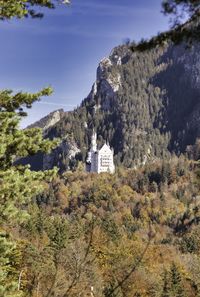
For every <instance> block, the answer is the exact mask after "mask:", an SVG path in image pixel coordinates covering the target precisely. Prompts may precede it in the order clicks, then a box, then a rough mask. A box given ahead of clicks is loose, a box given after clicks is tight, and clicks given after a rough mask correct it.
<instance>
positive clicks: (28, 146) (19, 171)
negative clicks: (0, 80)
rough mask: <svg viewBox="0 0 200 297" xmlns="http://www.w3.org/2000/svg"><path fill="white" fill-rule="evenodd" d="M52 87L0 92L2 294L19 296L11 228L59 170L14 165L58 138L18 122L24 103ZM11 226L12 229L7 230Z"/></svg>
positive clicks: (54, 142) (47, 93) (0, 285)
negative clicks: (24, 127) (32, 91)
mask: <svg viewBox="0 0 200 297" xmlns="http://www.w3.org/2000/svg"><path fill="white" fill-rule="evenodd" d="M51 91H52V90H51V89H50V88H46V89H43V90H42V91H41V92H38V93H36V94H28V93H17V94H15V95H13V94H12V92H11V91H9V90H4V91H2V92H0V296H1V297H4V296H6V297H8V296H12V297H14V296H20V291H18V288H17V280H18V277H17V276H16V274H13V273H12V265H13V263H12V253H13V252H14V250H15V246H16V242H15V240H14V238H12V228H13V227H14V226H15V228H16V227H17V226H18V224H20V223H21V222H23V221H24V220H26V218H27V217H28V213H27V211H26V206H27V204H28V203H29V202H30V199H31V198H32V197H33V196H35V195H36V194H38V193H39V192H40V191H42V189H43V188H42V186H41V185H40V182H41V180H43V179H44V178H45V177H52V175H53V174H54V173H55V172H56V171H55V170H53V171H52V172H49V171H48V172H32V171H31V170H30V169H29V167H28V166H17V165H16V166H15V160H16V158H18V157H22V156H23V157H24V156H28V155H32V154H35V153H37V152H38V151H43V152H49V151H50V150H51V149H52V148H54V147H55V146H56V145H57V144H58V141H57V140H55V141H52V142H51V141H49V140H43V136H42V131H41V130H40V129H35V128H33V129H27V130H20V129H19V122H20V120H21V118H22V116H25V113H24V112H23V109H22V107H23V106H26V107H31V105H32V103H33V102H34V101H36V100H39V98H40V97H41V96H46V95H49V94H50V93H51ZM7 230H9V232H8V231H7Z"/></svg>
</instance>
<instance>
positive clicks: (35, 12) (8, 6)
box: [0, 0, 70, 20]
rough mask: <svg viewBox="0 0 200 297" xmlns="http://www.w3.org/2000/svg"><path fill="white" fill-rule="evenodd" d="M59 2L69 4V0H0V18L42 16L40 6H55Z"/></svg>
mask: <svg viewBox="0 0 200 297" xmlns="http://www.w3.org/2000/svg"><path fill="white" fill-rule="evenodd" d="M59 3H66V4H69V3H70V1H64V0H63V1H59V0H6V1H4V0H0V19H1V20H7V19H11V18H13V17H17V18H23V17H28V16H30V17H32V18H36V17H42V16H43V14H42V13H41V12H40V10H39V8H40V7H45V8H49V9H53V8H55V6H56V5H58V4H59Z"/></svg>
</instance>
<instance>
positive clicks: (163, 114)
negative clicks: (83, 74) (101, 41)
mask: <svg viewBox="0 0 200 297" xmlns="http://www.w3.org/2000/svg"><path fill="white" fill-rule="evenodd" d="M199 52H200V46H199V45H194V46H193V48H191V49H186V48H185V47H184V45H182V46H176V47H172V46H170V45H168V46H166V48H165V49H161V48H160V49H159V48H156V49H154V50H151V51H148V52H142V53H139V52H134V53H133V52H131V51H130V49H129V46H127V45H122V46H119V47H116V48H114V49H113V50H112V52H111V54H110V55H109V57H107V58H104V59H102V60H101V61H100V63H99V66H98V68H97V76H96V81H95V83H94V84H93V86H92V89H91V92H90V93H89V95H88V96H87V98H85V99H84V100H83V101H82V103H81V105H80V107H78V108H76V109H75V110H74V111H72V112H68V113H64V114H62V116H61V117H60V115H59V113H54V115H53V116H51V120H48V121H46V122H45V125H43V129H44V130H45V131H46V132H45V137H50V138H52V137H54V136H55V137H60V138H61V139H62V143H61V145H60V146H59V147H58V148H57V149H56V150H55V151H54V152H53V153H52V154H50V155H48V156H45V157H44V161H43V163H44V168H46V169H47V168H51V167H52V166H54V165H58V166H59V167H60V168H62V170H65V169H67V168H68V167H69V163H70V162H72V161H73V160H82V161H85V157H86V152H87V150H88V149H89V146H90V139H91V135H92V131H93V129H95V130H96V132H97V134H98V140H97V141H98V144H99V145H102V144H103V143H104V141H105V140H107V141H108V142H109V143H110V144H111V146H112V147H114V153H115V163H116V165H118V164H122V165H124V166H126V167H132V166H138V165H140V164H145V163H146V162H148V161H149V160H155V159H157V158H169V157H170V156H171V154H172V153H176V154H180V153H182V152H185V150H186V147H187V146H188V145H193V144H194V143H195V141H196V139H197V138H198V137H200V58H199Z"/></svg>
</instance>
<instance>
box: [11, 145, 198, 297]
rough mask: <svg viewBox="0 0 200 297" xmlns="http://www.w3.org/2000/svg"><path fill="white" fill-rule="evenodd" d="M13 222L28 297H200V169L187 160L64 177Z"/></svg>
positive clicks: (17, 267) (16, 262) (15, 275)
mask: <svg viewBox="0 0 200 297" xmlns="http://www.w3.org/2000/svg"><path fill="white" fill-rule="evenodd" d="M197 146H198V145H197ZM43 186H44V189H45V190H44V191H43V192H42V193H40V194H37V195H36V196H35V197H34V198H33V199H32V201H31V203H29V204H27V205H26V210H27V211H28V214H29V217H28V220H26V221H25V222H24V223H22V224H21V225H20V226H19V227H16V226H15V225H14V226H12V224H11V225H10V226H9V228H10V231H11V230H12V234H13V235H12V236H13V237H14V238H15V241H16V246H15V247H14V248H12V249H11V250H10V251H9V253H8V255H7V257H8V258H9V262H8V263H7V265H6V267H7V268H6V269H7V270H8V277H7V282H10V280H13V279H15V280H16V281H17V282H18V286H19V288H20V291H19V293H20V292H21V293H22V292H23V293H22V296H26V297H28V296H37V297H44V296H46V297H47V296H49V297H64V296H67V297H70V296H98V297H100V296H106V297H108V296H112V297H114V296H118V297H119V296H127V297H128V296H130V297H133V296H137V297H139V296H140V297H145V296H148V297H149V296H152V297H165V296H168V297H181V296H185V297H186V296H187V297H192V296H199V294H200V283H199V275H200V258H199V255H200V235H199V234H200V232H199V221H200V201H199V199H200V198H199V197H200V194H199V193H200V165H199V162H198V161H190V160H188V159H187V158H186V157H184V156H183V155H181V156H180V157H179V158H177V157H176V156H173V157H172V159H171V160H170V161H156V162H154V163H149V164H148V165H145V166H143V167H141V168H140V169H129V170H124V169H123V168H118V170H117V172H116V174H114V175H109V174H100V175H97V174H87V173H85V172H83V169H82V167H81V166H79V168H78V170H77V171H76V172H65V173H64V174H63V175H61V176H57V177H55V178H54V179H53V180H52V181H51V182H44V185H43Z"/></svg>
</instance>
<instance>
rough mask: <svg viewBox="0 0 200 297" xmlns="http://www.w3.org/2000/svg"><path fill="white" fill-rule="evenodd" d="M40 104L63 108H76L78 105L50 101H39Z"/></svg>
mask: <svg viewBox="0 0 200 297" xmlns="http://www.w3.org/2000/svg"><path fill="white" fill-rule="evenodd" d="M38 103H39V104H44V105H53V106H62V107H76V106H77V105H74V104H64V103H59V102H48V101H39V102H38Z"/></svg>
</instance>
